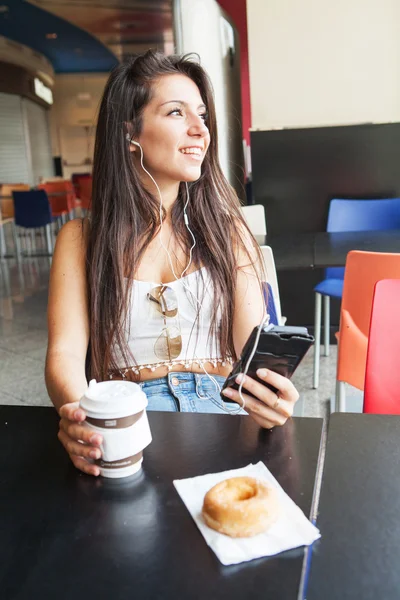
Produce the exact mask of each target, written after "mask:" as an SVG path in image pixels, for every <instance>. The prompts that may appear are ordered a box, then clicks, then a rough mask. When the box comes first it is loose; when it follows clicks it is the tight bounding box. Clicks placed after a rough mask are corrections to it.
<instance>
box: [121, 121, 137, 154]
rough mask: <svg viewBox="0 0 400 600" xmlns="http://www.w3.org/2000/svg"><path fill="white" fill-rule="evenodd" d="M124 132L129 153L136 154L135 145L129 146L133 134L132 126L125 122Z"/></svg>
mask: <svg viewBox="0 0 400 600" xmlns="http://www.w3.org/2000/svg"><path fill="white" fill-rule="evenodd" d="M124 130H125V135H124V137H125V140H126V143H127V144H128V145H129V151H130V152H136V149H137V146H135V144H130V143H129V142H130V140H131V139H132V138H133V135H134V132H133V125H132V123H130V122H125V123H124Z"/></svg>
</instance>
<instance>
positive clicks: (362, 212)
mask: <svg viewBox="0 0 400 600" xmlns="http://www.w3.org/2000/svg"><path fill="white" fill-rule="evenodd" d="M399 228H400V198H388V199H383V200H338V199H334V200H331V202H330V204H329V214H328V225H327V231H328V232H338V231H379V230H382V231H383V230H385V229H387V230H388V229H399ZM355 249H356V248H355ZM343 279H344V267H330V268H329V269H325V279H324V280H323V281H321V282H320V283H319V284H318V285H317V286H316V287H315V288H314V291H315V322H314V325H315V345H314V377H313V388H317V387H318V384H319V358H320V346H321V302H322V296H323V297H324V356H329V333H330V331H329V330H330V315H329V312H330V298H342V294H343Z"/></svg>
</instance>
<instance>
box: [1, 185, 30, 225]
mask: <svg viewBox="0 0 400 600" xmlns="http://www.w3.org/2000/svg"><path fill="white" fill-rule="evenodd" d="M30 189H31V187H30V185H28V184H26V183H3V184H2V185H1V186H0V196H1V204H0V208H1V210H0V212H1V216H2V218H3V219H13V218H14V202H13V195H12V193H13V190H15V191H18V192H27V191H29V190H30Z"/></svg>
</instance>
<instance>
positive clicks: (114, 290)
mask: <svg viewBox="0 0 400 600" xmlns="http://www.w3.org/2000/svg"><path fill="white" fill-rule="evenodd" d="M177 73H178V74H184V75H186V76H187V77H189V78H190V79H192V81H194V83H196V85H197V87H198V88H199V91H200V95H201V97H202V100H203V102H204V104H205V105H206V107H207V113H208V116H207V122H206V124H207V127H208V129H209V132H210V146H209V149H208V152H207V154H206V156H205V158H204V161H203V164H202V171H201V176H200V178H199V179H198V180H197V181H194V182H192V183H189V184H188V185H189V190H190V203H189V205H188V207H187V213H188V217H189V221H190V226H191V229H192V231H193V233H194V235H195V238H196V242H197V243H196V246H195V248H194V252H193V264H194V265H197V266H198V267H200V266H205V267H206V268H207V269H208V272H209V274H210V276H211V279H212V282H213V285H214V303H213V315H212V318H211V325H210V336H212V338H213V339H217V340H218V342H219V347H220V352H221V356H223V357H224V356H231V357H233V358H234V357H235V349H234V345H233V336H232V322H233V313H234V297H235V288H236V277H235V276H234V274H235V272H236V269H237V256H238V252H240V251H241V252H245V253H246V254H247V256H248V259H249V263H252V262H254V260H252V258H251V257H252V256H253V257H254V253H256V256H258V257H259V259H260V251H259V249H258V245H257V243H256V242H255V240H254V239H253V237H252V236H251V234H250V232H249V230H248V228H247V225H246V223H245V221H244V220H243V217H242V213H241V210H240V203H239V200H238V198H237V195H236V193H235V191H234V190H233V188H232V187H231V186H230V185H229V183H228V182H227V180H226V179H225V177H224V175H223V173H222V171H221V167H220V164H219V161H218V137H217V124H216V117H215V106H214V98H213V93H212V86H211V83H210V81H209V78H208V76H207V74H206V72H205V71H204V69H203V68H202V67H201V66H200V64H199V63H198V62H195V61H194V60H192V59H191V57H190V56H165V55H164V54H161V53H159V52H155V51H152V50H149V51H148V52H146V53H145V54H142V55H138V56H135V57H133V58H131V59H130V60H128V61H127V62H124V63H123V64H121V65H119V66H118V67H116V68H115V69H114V70H113V71H112V73H111V75H110V78H109V80H108V82H107V85H106V87H105V90H104V94H103V98H102V101H101V105H100V112H99V119H98V124H97V131H96V143H95V152H94V167H93V195H92V208H91V219H90V228H89V239H88V248H87V280H88V289H89V310H90V343H89V349H88V356H87V374H88V376H89V377H91V378H92V377H94V378H96V379H97V380H104V379H106V378H107V377H108V374H109V372H110V371H113V370H118V368H121V366H132V365H133V364H134V357H133V356H132V353H131V351H130V349H129V347H128V345H127V340H126V334H125V326H126V322H127V319H128V318H132V319H134V318H135V317H136V315H129V314H128V313H129V310H128V302H129V291H130V290H129V286H128V285H126V279H125V278H127V280H128V281H131V282H132V280H133V278H134V275H135V272H136V270H137V268H138V266H139V263H140V260H141V258H142V256H143V253H144V251H145V250H146V247H147V246H148V244H149V242H150V241H151V240H152V239H153V238H154V236H155V235H156V234H157V232H158V231H159V228H160V218H159V201H158V199H157V198H155V197H154V196H153V195H152V194H150V193H149V192H148V191H147V190H146V189H145V188H144V186H143V184H142V182H141V178H140V174H139V172H138V170H137V167H136V166H135V163H134V161H133V159H132V156H131V152H130V151H129V143H127V141H126V133H127V129H126V124H127V123H129V124H130V127H132V130H131V131H130V133H131V134H133V135H134V136H138V135H140V132H141V127H142V114H143V109H144V108H145V106H146V105H147V104H148V102H149V101H150V99H151V97H152V85H153V84H154V83H155V81H156V80H157V79H158V78H160V77H162V76H163V75H170V74H177ZM185 193H186V192H185V184H184V183H181V185H180V187H179V193H178V197H177V199H176V201H175V203H174V205H173V207H172V214H171V218H172V221H173V222H174V224H175V230H174V233H175V235H176V238H177V241H178V242H179V243H180V244H181V246H182V247H183V248H185V249H186V250H187V251H188V250H189V248H190V245H191V239H190V238H189V236H188V232H187V229H186V227H185V225H184V219H183V205H184V200H185V198H186V196H185ZM249 245H250V246H251V248H248V247H247V246H249ZM260 264H261V260H260ZM218 315H221V321H220V320H219V316H218ZM116 353H118V354H119V358H117V356H116ZM121 357H122V360H123V362H124V363H125V364H124V365H121Z"/></svg>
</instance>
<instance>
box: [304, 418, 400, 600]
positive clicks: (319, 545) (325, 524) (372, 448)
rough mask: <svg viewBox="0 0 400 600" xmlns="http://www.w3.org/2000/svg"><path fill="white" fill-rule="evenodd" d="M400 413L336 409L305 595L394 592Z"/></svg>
mask: <svg viewBox="0 0 400 600" xmlns="http://www.w3.org/2000/svg"><path fill="white" fill-rule="evenodd" d="M399 440H400V417H398V416H386V415H360V414H358V415H357V414H336V413H335V414H334V415H332V417H331V420H330V424H329V433H328V442H327V446H326V456H325V467H324V475H323V479H322V489H321V497H320V504H319V516H318V520H317V525H318V527H319V529H320V531H321V535H322V537H321V539H320V540H318V541H317V542H316V543H315V544H314V547H313V552H312V559H311V569H310V577H309V584H308V589H307V594H306V597H307V600H321V599H322V598H323V599H324V600H339V599H340V600H354V599H360V600H376V599H377V598H380V599H382V600H398V599H399V598H400V569H399V553H400V519H399V513H400V444H399Z"/></svg>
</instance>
